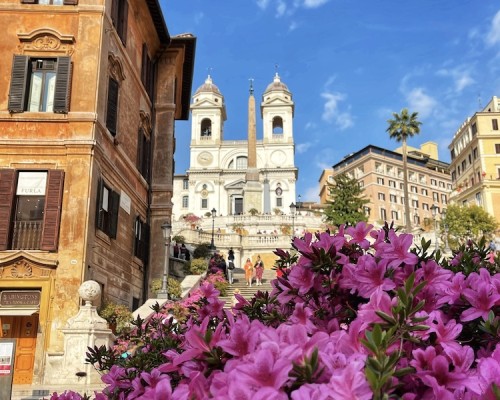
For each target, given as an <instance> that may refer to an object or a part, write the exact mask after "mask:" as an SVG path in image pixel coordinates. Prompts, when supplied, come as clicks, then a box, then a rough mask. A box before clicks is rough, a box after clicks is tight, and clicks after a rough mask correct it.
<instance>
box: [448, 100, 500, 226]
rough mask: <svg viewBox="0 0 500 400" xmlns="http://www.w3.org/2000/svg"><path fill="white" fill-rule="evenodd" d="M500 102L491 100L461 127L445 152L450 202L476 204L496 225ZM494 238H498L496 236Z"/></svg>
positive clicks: (499, 214) (499, 184) (499, 207)
mask: <svg viewBox="0 0 500 400" xmlns="http://www.w3.org/2000/svg"><path fill="white" fill-rule="evenodd" d="M499 121H500V99H499V98H498V97H496V96H495V97H493V98H492V99H491V101H490V102H489V103H488V105H487V106H486V107H485V108H484V109H483V110H482V111H480V112H477V113H475V114H474V115H473V116H472V117H470V118H467V120H466V121H465V122H464V123H463V124H462V126H461V127H460V128H459V129H458V130H457V132H456V133H455V135H454V136H453V140H452V141H451V143H450V145H449V146H448V148H449V149H450V153H451V166H450V171H451V180H452V185H453V192H452V194H451V200H452V201H453V202H455V203H457V204H459V205H467V204H477V205H479V206H481V207H483V208H484V209H485V210H486V211H487V212H488V213H489V214H491V215H493V216H494V217H495V218H496V220H497V221H498V222H499V223H500V131H499V128H498V126H499ZM497 236H498V235H497Z"/></svg>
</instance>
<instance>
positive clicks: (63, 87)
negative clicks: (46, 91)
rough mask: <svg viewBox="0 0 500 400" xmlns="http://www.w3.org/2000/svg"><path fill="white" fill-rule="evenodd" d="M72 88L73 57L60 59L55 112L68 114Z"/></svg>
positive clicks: (58, 62)
mask: <svg viewBox="0 0 500 400" xmlns="http://www.w3.org/2000/svg"><path fill="white" fill-rule="evenodd" d="M70 88H71V57H58V58H57V70H56V87H55V91H54V112H55V113H62V114H67V113H68V111H69V93H70Z"/></svg>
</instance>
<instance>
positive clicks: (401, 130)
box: [386, 108, 422, 233]
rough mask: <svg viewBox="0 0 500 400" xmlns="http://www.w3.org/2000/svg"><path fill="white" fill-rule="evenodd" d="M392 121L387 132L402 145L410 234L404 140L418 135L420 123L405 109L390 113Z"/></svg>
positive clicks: (407, 227) (407, 229)
mask: <svg viewBox="0 0 500 400" xmlns="http://www.w3.org/2000/svg"><path fill="white" fill-rule="evenodd" d="M392 116H393V117H394V119H389V120H387V123H388V124H389V127H388V128H387V130H386V131H387V132H388V133H389V137H390V138H391V139H396V141H398V142H402V143H403V175H404V176H403V180H404V196H405V219H406V232H408V233H409V232H411V220H410V199H409V196H408V160H407V154H406V153H407V151H406V140H407V139H408V138H411V137H413V136H414V135H417V134H418V133H420V125H422V123H421V122H419V121H418V120H417V116H418V113H417V112H414V113H411V114H410V113H409V112H408V109H407V108H403V109H402V110H401V113H400V114H398V113H392Z"/></svg>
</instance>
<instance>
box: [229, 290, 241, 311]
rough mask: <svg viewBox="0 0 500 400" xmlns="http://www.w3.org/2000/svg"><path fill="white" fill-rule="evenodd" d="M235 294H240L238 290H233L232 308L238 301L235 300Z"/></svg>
mask: <svg viewBox="0 0 500 400" xmlns="http://www.w3.org/2000/svg"><path fill="white" fill-rule="evenodd" d="M237 294H240V289H238V288H236V289H234V293H233V301H232V302H231V305H232V306H233V307H234V306H235V305H236V304H238V301H239V300H238V299H237V298H236V295H237Z"/></svg>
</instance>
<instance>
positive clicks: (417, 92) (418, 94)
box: [406, 87, 438, 118]
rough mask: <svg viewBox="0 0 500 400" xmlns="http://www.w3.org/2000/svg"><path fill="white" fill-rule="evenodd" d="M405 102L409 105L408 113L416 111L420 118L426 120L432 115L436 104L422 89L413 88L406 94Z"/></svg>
mask: <svg viewBox="0 0 500 400" xmlns="http://www.w3.org/2000/svg"><path fill="white" fill-rule="evenodd" d="M406 101H407V102H408V104H409V108H410V111H412V112H414V111H417V112H418V114H419V117H420V118H426V117H428V116H430V115H432V113H433V111H434V109H435V108H436V107H437V105H438V102H437V101H436V100H435V99H434V98H433V97H432V96H429V95H428V94H426V93H425V91H424V89H423V88H420V87H417V88H413V89H411V90H410V92H408V93H407V94H406Z"/></svg>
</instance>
